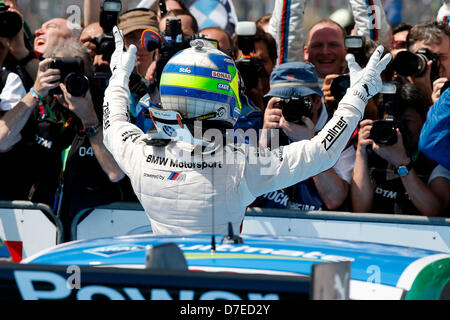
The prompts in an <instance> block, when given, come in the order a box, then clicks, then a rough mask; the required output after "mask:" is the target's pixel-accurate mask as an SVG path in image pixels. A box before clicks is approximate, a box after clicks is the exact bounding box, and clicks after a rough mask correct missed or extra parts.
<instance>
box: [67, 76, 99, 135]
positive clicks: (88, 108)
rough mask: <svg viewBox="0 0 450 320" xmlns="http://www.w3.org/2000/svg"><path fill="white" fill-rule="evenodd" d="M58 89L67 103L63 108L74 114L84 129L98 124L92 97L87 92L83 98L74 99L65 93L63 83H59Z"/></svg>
mask: <svg viewBox="0 0 450 320" xmlns="http://www.w3.org/2000/svg"><path fill="white" fill-rule="evenodd" d="M59 87H60V88H61V91H62V92H63V95H64V99H65V100H66V102H67V106H66V105H64V106H65V107H67V108H68V109H69V110H70V111H72V112H73V113H75V115H76V116H77V117H78V118H79V119H80V120H81V123H82V124H83V126H84V127H87V126H92V125H96V124H98V123H99V122H100V121H99V120H98V117H97V114H96V113H95V110H94V104H93V102H92V96H91V93H90V92H89V90H88V91H87V93H86V94H85V95H84V96H81V97H74V96H72V95H71V94H70V93H69V92H68V91H67V88H66V86H65V85H64V84H63V83H61V84H60V85H59Z"/></svg>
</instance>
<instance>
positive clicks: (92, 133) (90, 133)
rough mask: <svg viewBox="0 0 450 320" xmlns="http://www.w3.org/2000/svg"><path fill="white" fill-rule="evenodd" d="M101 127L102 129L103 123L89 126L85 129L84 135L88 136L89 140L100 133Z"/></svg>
mask: <svg viewBox="0 0 450 320" xmlns="http://www.w3.org/2000/svg"><path fill="white" fill-rule="evenodd" d="M101 127H102V124H101V123H97V124H96V125H93V126H87V127H86V128H84V134H85V135H87V136H88V137H89V138H91V137H93V136H95V135H96V134H97V133H98V132H99V129H100V128H101Z"/></svg>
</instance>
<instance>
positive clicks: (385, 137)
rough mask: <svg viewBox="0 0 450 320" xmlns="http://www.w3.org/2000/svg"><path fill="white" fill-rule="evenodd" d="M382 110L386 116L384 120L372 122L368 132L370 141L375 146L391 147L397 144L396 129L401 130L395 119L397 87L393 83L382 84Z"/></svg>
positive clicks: (398, 122)
mask: <svg viewBox="0 0 450 320" xmlns="http://www.w3.org/2000/svg"><path fill="white" fill-rule="evenodd" d="M383 88H384V92H383V93H382V95H381V97H382V99H383V108H384V110H385V111H386V113H387V114H388V115H387V116H386V118H385V119H383V120H377V121H374V123H373V125H372V129H371V130H370V139H372V140H373V141H374V142H375V143H376V144H379V145H385V146H391V145H393V144H395V143H397V131H396V129H397V128H400V130H402V126H401V123H400V121H398V120H397V119H396V118H395V110H396V109H397V108H398V96H397V93H396V92H397V85H396V84H395V83H385V84H383Z"/></svg>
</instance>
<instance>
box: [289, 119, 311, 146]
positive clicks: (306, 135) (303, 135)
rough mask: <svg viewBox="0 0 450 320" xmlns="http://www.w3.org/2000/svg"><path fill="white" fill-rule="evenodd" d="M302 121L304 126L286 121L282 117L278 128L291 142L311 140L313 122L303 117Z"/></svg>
mask: <svg viewBox="0 0 450 320" xmlns="http://www.w3.org/2000/svg"><path fill="white" fill-rule="evenodd" d="M302 121H303V123H304V125H299V124H296V123H293V122H289V121H286V119H285V118H284V117H281V119H280V128H281V129H282V130H283V132H284V133H285V134H286V135H287V136H288V137H289V139H290V140H291V141H293V142H295V141H301V140H309V139H312V138H313V137H314V132H315V126H314V122H312V120H311V119H310V118H308V117H305V116H303V117H302Z"/></svg>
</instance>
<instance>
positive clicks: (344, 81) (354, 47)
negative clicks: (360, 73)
mask: <svg viewBox="0 0 450 320" xmlns="http://www.w3.org/2000/svg"><path fill="white" fill-rule="evenodd" d="M344 44H345V47H346V48H347V51H348V53H351V54H353V55H354V56H355V61H356V62H357V63H358V64H359V65H360V66H361V67H363V66H365V65H366V64H367V56H366V39H365V38H364V37H362V36H346V37H345V41H344ZM349 87H350V76H349V74H348V73H347V74H341V75H339V76H338V77H337V78H335V79H334V80H333V82H332V83H331V86H330V91H331V95H332V96H333V97H334V99H335V100H336V101H337V102H339V101H341V100H342V98H343V97H344V95H345V93H346V92H347V89H348V88H349Z"/></svg>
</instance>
